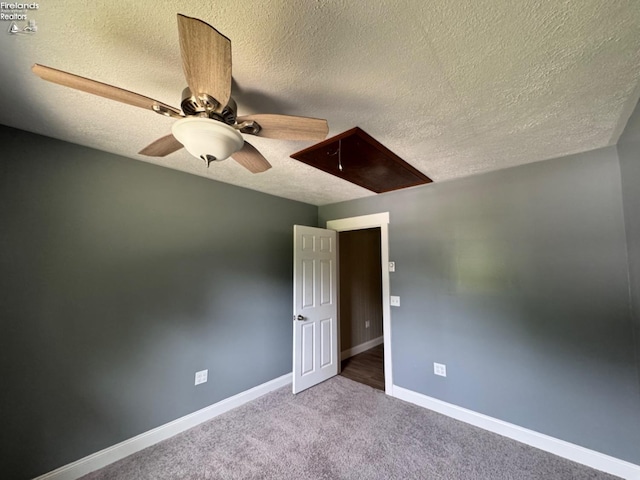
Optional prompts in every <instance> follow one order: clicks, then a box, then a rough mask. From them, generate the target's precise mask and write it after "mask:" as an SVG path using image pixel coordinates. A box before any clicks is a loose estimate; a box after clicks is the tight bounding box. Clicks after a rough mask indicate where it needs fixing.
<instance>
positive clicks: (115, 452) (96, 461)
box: [34, 373, 291, 480]
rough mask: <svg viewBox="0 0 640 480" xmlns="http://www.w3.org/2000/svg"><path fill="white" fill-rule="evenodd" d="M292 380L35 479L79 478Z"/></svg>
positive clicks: (283, 379)
mask: <svg viewBox="0 0 640 480" xmlns="http://www.w3.org/2000/svg"><path fill="white" fill-rule="evenodd" d="M290 383H291V374H290V373H287V374H286V375H283V376H281V377H279V378H276V379H274V380H271V381H269V382H266V383H263V384H262V385H258V386H257V387H254V388H251V389H249V390H246V391H244V392H241V393H238V394H237V395H234V396H233V397H229V398H226V399H224V400H221V401H219V402H218V403H214V404H213V405H209V406H208V407H205V408H203V409H201V410H198V411H197V412H193V413H191V414H189V415H185V416H184V417H181V418H178V419H177V420H174V421H172V422H169V423H166V424H164V425H161V426H159V427H157V428H154V429H153V430H149V431H148V432H145V433H141V434H140V435H137V436H135V437H133V438H130V439H129V440H125V441H124V442H121V443H118V444H117V445H113V446H112V447H109V448H105V449H104V450H100V451H99V452H96V453H94V454H92V455H89V456H87V457H84V458H82V459H80V460H78V461H76V462H73V463H70V464H68V465H65V466H63V467H60V468H58V469H56V470H53V471H52V472H49V473H45V474H44V475H41V476H39V477H37V478H35V479H34V480H76V479H77V478H79V477H81V476H83V475H86V474H87V473H90V472H93V471H95V470H98V469H99V468H103V467H106V466H107V465H109V464H111V463H113V462H116V461H118V460H121V459H123V458H125V457H127V456H129V455H131V454H133V453H136V452H138V451H140V450H142V449H144V448H147V447H150V446H151V445H154V444H156V443H158V442H161V441H162V440H166V439H167V438H170V437H173V436H174V435H177V434H178V433H180V432H184V431H185V430H188V429H190V428H193V427H195V426H196V425H199V424H201V423H203V422H206V421H208V420H211V419H212V418H214V417H217V416H218V415H221V414H223V413H225V412H228V411H229V410H231V409H233V408H236V407H239V406H240V405H244V404H245V403H247V402H250V401H251V400H255V399H256V398H258V397H261V396H262V395H265V394H267V393H269V392H271V391H273V390H277V389H278V388H280V387H284V386H286V385H288V384H290Z"/></svg>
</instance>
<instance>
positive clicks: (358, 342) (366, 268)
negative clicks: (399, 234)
mask: <svg viewBox="0 0 640 480" xmlns="http://www.w3.org/2000/svg"><path fill="white" fill-rule="evenodd" d="M380 237H381V235H380V227H373V228H363V229H358V230H348V231H343V232H339V233H338V245H339V247H338V249H339V252H338V265H339V275H338V279H339V288H338V292H339V293H338V295H339V298H340V306H339V317H340V332H339V335H340V350H341V351H340V359H341V375H342V376H344V377H346V378H349V379H351V380H354V381H356V382H359V383H364V384H365V385H369V386H370V387H373V388H376V389H378V390H383V391H384V389H385V384H384V345H383V343H384V342H383V341H384V337H383V325H382V265H381V259H380V257H381V255H380V250H381V245H380V243H381V239H380Z"/></svg>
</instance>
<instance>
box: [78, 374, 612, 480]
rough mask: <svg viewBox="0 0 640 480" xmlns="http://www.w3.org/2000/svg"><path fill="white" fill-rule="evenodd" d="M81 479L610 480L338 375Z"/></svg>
mask: <svg viewBox="0 0 640 480" xmlns="http://www.w3.org/2000/svg"><path fill="white" fill-rule="evenodd" d="M82 478H83V479H84V480H98V479H109V480H116V479H122V480H140V479H154V480H161V479H181V480H186V479H199V480H200V479H207V480H210V479H224V480H231V479H292V480H293V479H295V480H302V479H380V480H383V479H384V480H393V479H398V480H408V479H438V480H439V479H443V480H445V479H446V480H455V479H474V480H476V479H478V480H479V479H490V480H499V479H534V478H535V479H545V480H554V479H562V480H567V479H580V480H587V479H598V480H600V479H601V480H606V479H614V478H617V477H613V476H611V475H608V474H605V473H601V472H598V471H596V470H591V469H589V468H587V467H584V466H582V465H579V464H576V463H573V462H570V461H568V460H565V459H562V458H560V457H557V456H555V455H551V454H549V453H546V452H543V451H540V450H537V449H535V448H532V447H529V446H526V445H523V444H521V443H518V442H515V441H513V440H509V439H507V438H504V437H501V436H499V435H496V434H493V433H490V432H486V431H484V430H481V429H478V428H475V427H472V426H470V425H467V424H465V423H461V422H458V421H456V420H452V419H450V418H448V417H445V416H443V415H439V414H437V413H434V412H431V411H429V410H426V409H423V408H420V407H417V406H415V405H411V404H408V403H406V402H403V401H401V400H398V399H394V398H390V397H387V396H386V395H385V394H384V393H383V392H380V391H378V390H374V389H373V388H370V387H367V386H365V385H361V384H359V383H356V382H353V381H351V380H348V379H346V378H344V377H335V378H332V379H331V380H329V381H327V382H324V383H323V384H320V385H318V386H316V387H314V388H312V389H310V390H307V391H305V392H302V393H300V394H298V395H296V396H293V395H292V394H291V390H290V387H285V388H282V389H280V390H277V391H275V392H272V393H270V394H267V395H265V396H263V397H261V398H259V399H257V400H255V401H253V402H251V403H248V404H246V405H244V406H242V407H239V408H237V409H235V410H232V411H231V412H228V413H226V414H224V415H221V416H219V417H217V418H215V419H213V420H211V421H209V422H206V423H203V424H201V425H199V426H198V427H195V428H193V429H191V430H188V431H186V432H184V433H182V434H180V435H177V436H175V437H173V438H171V439H169V440H166V441H164V442H161V443H159V444H157V445H154V446H152V447H149V448H147V449H145V450H143V451H141V452H138V453H136V454H134V455H131V456H130V457H127V458H125V459H123V460H121V461H119V462H116V463H114V464H112V465H109V466H107V467H105V468H103V469H102V470H98V471H96V472H93V473H91V474H89V475H86V476H85V477H82Z"/></svg>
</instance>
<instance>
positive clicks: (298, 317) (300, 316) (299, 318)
mask: <svg viewBox="0 0 640 480" xmlns="http://www.w3.org/2000/svg"><path fill="white" fill-rule="evenodd" d="M296 320H298V321H300V322H302V321H303V320H305V318H304V317H303V316H302V315H298V316H297V317H296Z"/></svg>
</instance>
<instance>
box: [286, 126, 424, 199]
mask: <svg viewBox="0 0 640 480" xmlns="http://www.w3.org/2000/svg"><path fill="white" fill-rule="evenodd" d="M291 158H294V159H296V160H299V161H301V162H303V163H306V164H307V165H311V166H312V167H316V168H318V169H320V170H322V171H324V172H327V173H330V174H331V175H335V176H336V177H339V178H342V179H344V180H347V181H348V182H351V183H355V184H356V185H359V186H361V187H364V188H366V189H368V190H371V191H372V192H376V193H382V192H390V191H392V190H399V189H401V188H407V187H414V186H416V185H423V184H425V183H431V182H432V180H431V179H430V178H429V177H427V176H426V175H425V174H423V173H422V172H420V171H419V170H417V169H416V168H414V167H412V166H411V165H409V164H408V163H407V162H405V161H404V160H402V159H401V158H400V157H399V156H397V155H396V154H395V153H393V152H392V151H391V150H389V149H388V148H387V147H385V146H384V145H382V144H381V143H380V142H378V141H377V140H376V139H375V138H373V137H372V136H371V135H369V134H367V133H366V132H365V131H364V130H362V129H360V128H358V127H355V128H352V129H351V130H347V131H346V132H343V133H341V134H339V135H336V136H335V137H332V138H329V139H327V140H324V141H323V142H321V143H318V144H316V145H313V146H311V147H309V148H305V149H304V150H300V151H299V152H296V153H294V154H292V155H291ZM340 165H342V169H340Z"/></svg>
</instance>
